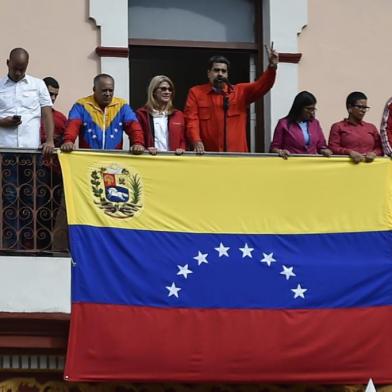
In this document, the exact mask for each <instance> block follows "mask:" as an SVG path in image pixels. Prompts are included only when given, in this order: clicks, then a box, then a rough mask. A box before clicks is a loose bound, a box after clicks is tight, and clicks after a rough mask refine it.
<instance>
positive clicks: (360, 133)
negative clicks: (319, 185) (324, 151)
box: [328, 91, 383, 163]
mask: <svg viewBox="0 0 392 392" xmlns="http://www.w3.org/2000/svg"><path fill="white" fill-rule="evenodd" d="M346 108H347V111H348V117H347V118H346V119H344V120H343V121H339V122H337V123H335V124H333V125H332V127H331V132H330V134H329V143H328V145H329V148H330V149H331V150H332V151H333V152H334V153H335V154H339V155H349V156H350V158H351V159H352V160H353V162H354V163H359V162H372V161H373V160H374V158H375V157H376V156H377V155H383V152H382V147H381V138H380V134H379V133H378V131H377V128H376V127H375V126H374V125H373V124H370V123H367V122H365V121H363V118H364V116H365V114H366V112H367V111H368V110H369V109H370V108H369V106H367V97H366V95H365V94H364V93H362V92H359V91H354V92H352V93H351V94H349V95H348V97H347V99H346Z"/></svg>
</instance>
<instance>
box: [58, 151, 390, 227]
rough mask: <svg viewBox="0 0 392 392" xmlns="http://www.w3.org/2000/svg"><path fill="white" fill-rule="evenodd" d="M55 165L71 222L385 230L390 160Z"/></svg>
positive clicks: (76, 159) (89, 159)
mask: <svg viewBox="0 0 392 392" xmlns="http://www.w3.org/2000/svg"><path fill="white" fill-rule="evenodd" d="M60 162H61V166H62V170H63V175H64V182H65V189H66V191H65V192H66V204H67V213H68V221H69V224H73V225H76V224H79V225H92V226H100V227H120V228H132V229H141V230H158V231H169V232H192V233H256V234H258V233H260V234H269V233H271V234H277V233H278V234H291V233H292V234H300V233H303V234H309V233H334V232H360V231H381V230H390V229H391V228H392V214H391V195H392V192H391V190H392V188H391V178H392V177H391V169H392V163H391V160H389V159H377V160H376V161H375V162H373V163H371V164H359V165H354V164H351V163H350V162H349V160H348V159H347V158H331V159H327V158H290V159H288V160H287V161H284V160H283V159H280V158H274V157H212V156H209V157H208V156H203V157H199V156H181V157H176V156H156V157H152V156H132V155H127V154H109V153H95V152H72V153H70V154H65V153H60ZM94 173H95V174H94ZM113 179H114V180H113ZM105 181H106V182H105ZM111 181H115V185H113V183H111ZM110 188H112V190H110ZM108 192H110V194H111V195H109V193H108ZM108 195H109V196H108ZM113 198H114V199H113ZM121 198H122V199H124V201H120V199H121ZM127 198H128V199H127ZM125 199H127V200H125ZM113 200H115V201H113ZM116 200H117V201H116Z"/></svg>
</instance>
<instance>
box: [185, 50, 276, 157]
mask: <svg viewBox="0 0 392 392" xmlns="http://www.w3.org/2000/svg"><path fill="white" fill-rule="evenodd" d="M268 56H269V65H268V68H267V70H266V71H265V72H263V73H262V74H261V75H260V77H259V78H258V79H257V80H256V81H255V82H253V83H240V84H236V85H232V84H230V83H229V81H228V76H229V66H230V62H229V61H228V60H227V59H226V58H225V57H223V56H213V57H211V59H210V60H209V64H208V72H207V75H208V79H209V83H206V84H202V85H199V86H194V87H192V88H191V89H190V90H189V93H188V98H187V101H186V104H185V110H184V115H185V120H186V134H187V137H188V139H189V141H190V142H191V143H192V145H193V148H194V150H195V151H196V152H197V153H199V154H202V153H203V152H204V151H229V152H247V151H248V144H247V141H246V119H247V109H248V106H249V104H251V103H252V102H254V101H256V100H258V99H260V98H261V97H262V96H263V95H264V94H266V93H267V92H268V91H269V90H270V89H271V87H272V86H273V84H274V82H275V76H276V68H277V64H278V61H279V58H278V54H277V52H275V51H274V49H273V45H271V48H270V49H268Z"/></svg>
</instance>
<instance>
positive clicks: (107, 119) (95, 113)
mask: <svg viewBox="0 0 392 392" xmlns="http://www.w3.org/2000/svg"><path fill="white" fill-rule="evenodd" d="M76 103H78V104H80V105H82V106H83V107H84V109H85V110H86V111H87V112H88V113H89V114H90V116H91V118H92V120H93V122H94V123H95V124H97V125H98V126H99V127H100V128H101V129H102V130H104V129H107V128H109V126H110V124H111V122H112V120H113V119H114V118H115V117H116V116H117V114H118V112H119V111H120V110H121V108H122V107H123V106H124V105H125V104H126V101H125V100H124V99H122V98H117V97H113V99H112V102H111V103H110V105H108V106H106V111H105V116H103V111H102V109H101V108H100V107H99V106H98V104H97V103H96V101H95V99H94V96H93V95H89V96H88V97H84V98H80V99H79V100H78V101H77V102H76Z"/></svg>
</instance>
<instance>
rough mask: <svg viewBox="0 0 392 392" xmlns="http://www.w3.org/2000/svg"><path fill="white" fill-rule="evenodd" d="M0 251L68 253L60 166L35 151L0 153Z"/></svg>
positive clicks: (54, 160)
mask: <svg viewBox="0 0 392 392" xmlns="http://www.w3.org/2000/svg"><path fill="white" fill-rule="evenodd" d="M0 171H1V178H0V185H1V189H2V192H1V193H0V213H1V219H0V233H1V235H0V252H1V253H0V254H2V255H4V254H17V253H18V254H27V253H28V254H30V255H33V254H35V255H37V254H40V255H45V254H48V255H49V254H50V255H53V254H63V255H66V254H67V253H68V250H67V249H68V245H67V224H66V215H65V204H64V198H63V185H62V176H61V170H60V165H59V162H58V159H57V156H56V155H53V156H52V157H50V158H43V156H42V154H41V153H40V152H38V151H36V150H20V149H18V150H12V149H9V150H2V151H1V152H0Z"/></svg>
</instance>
